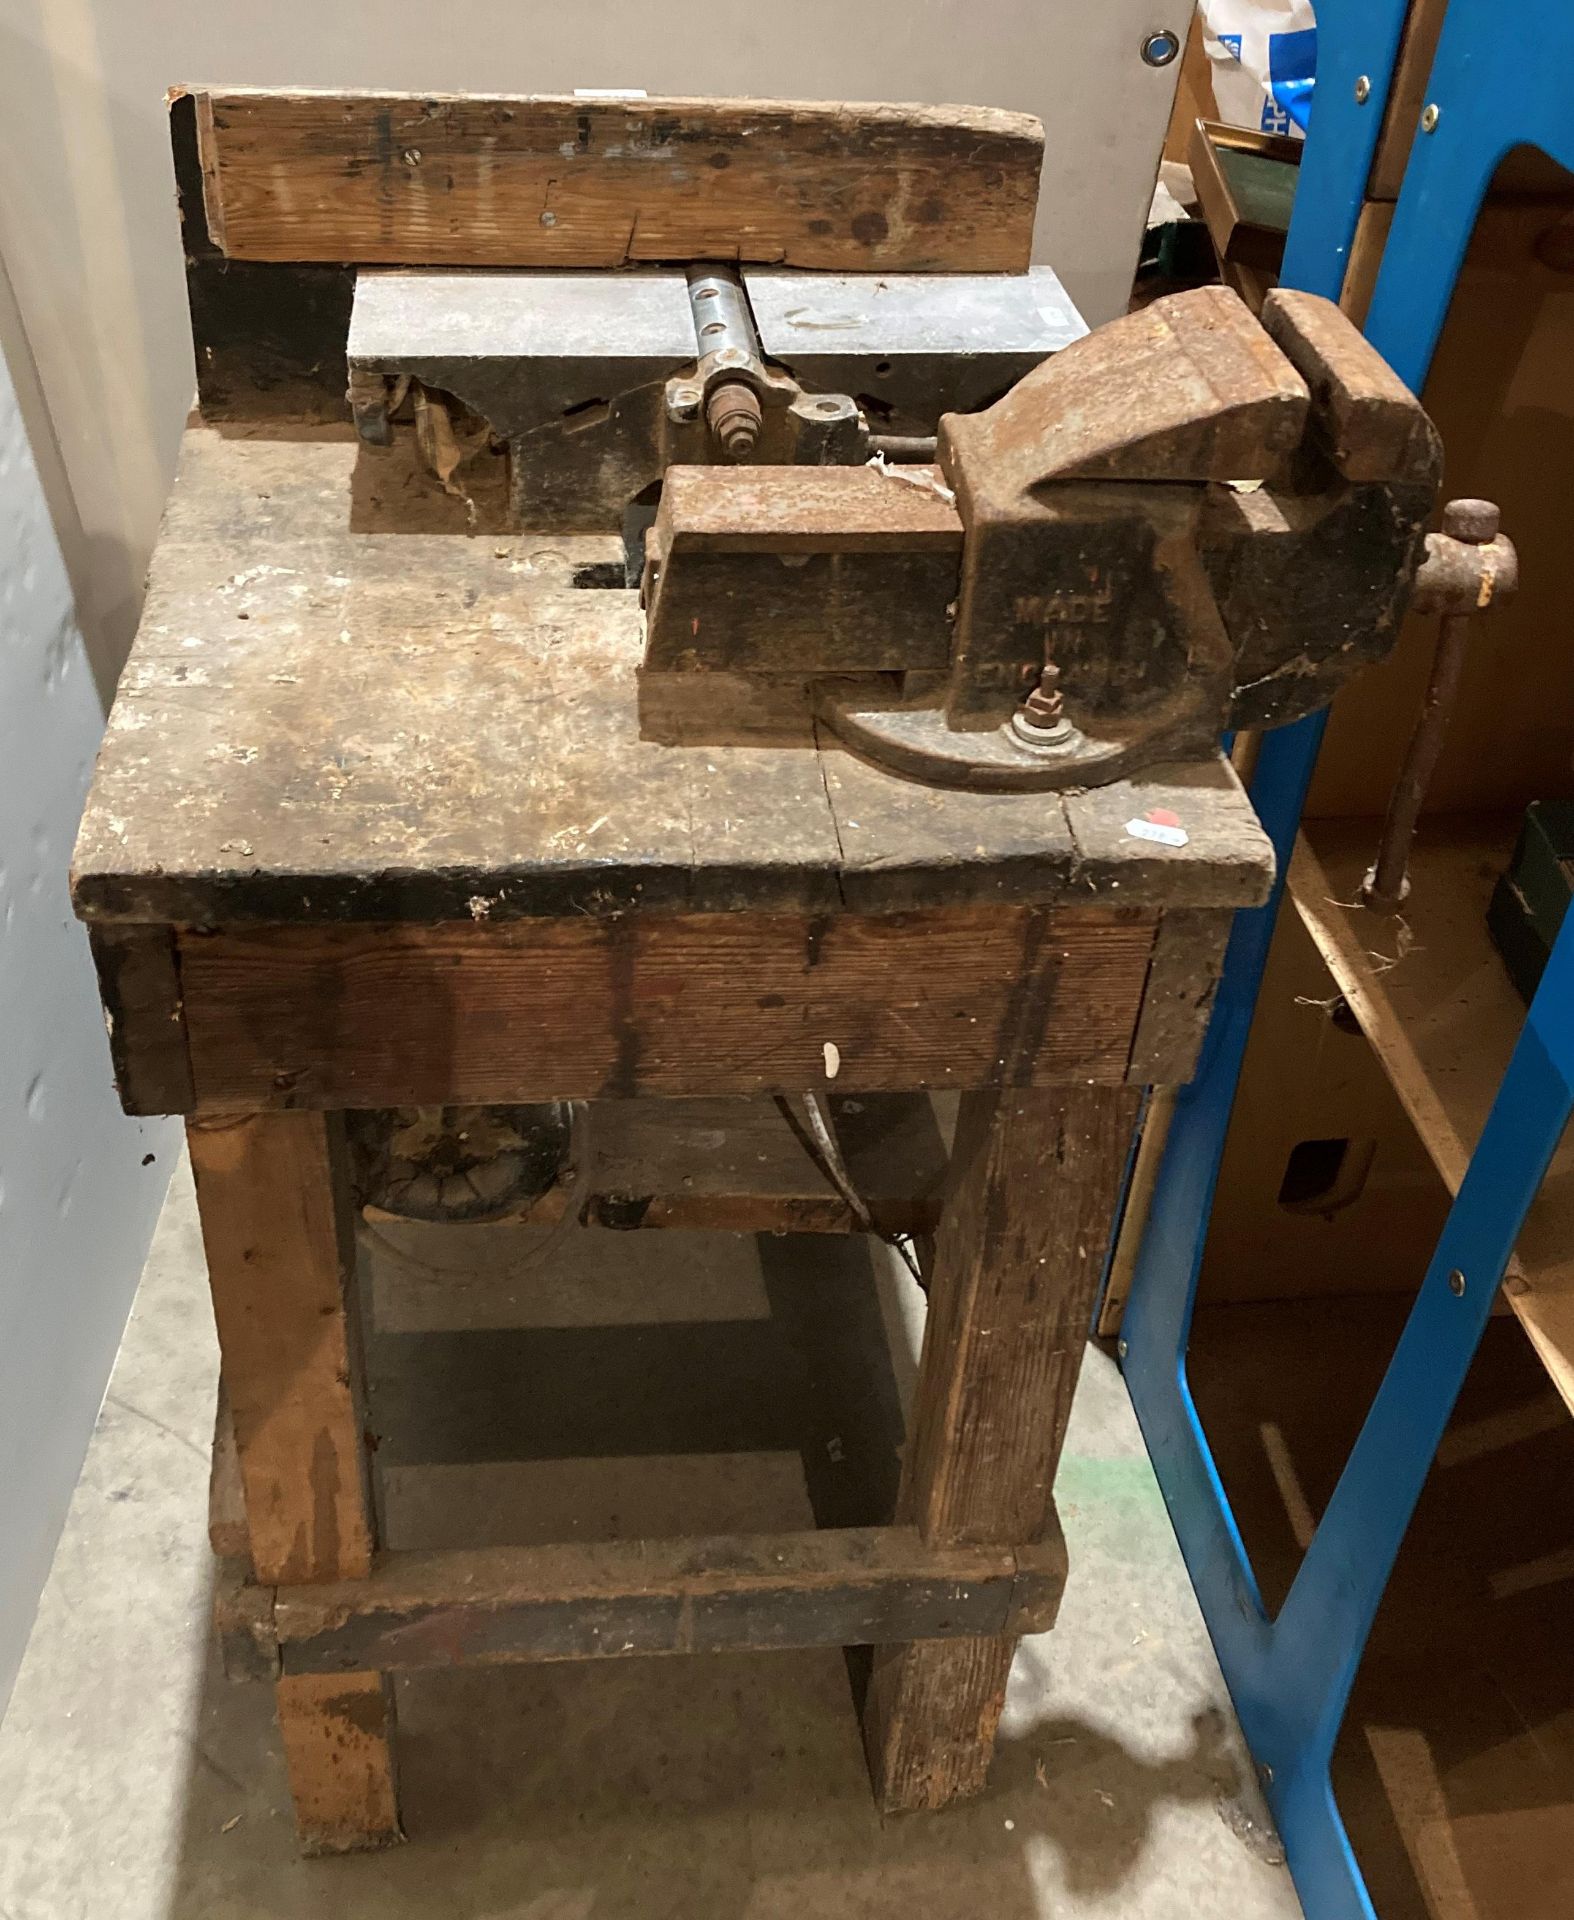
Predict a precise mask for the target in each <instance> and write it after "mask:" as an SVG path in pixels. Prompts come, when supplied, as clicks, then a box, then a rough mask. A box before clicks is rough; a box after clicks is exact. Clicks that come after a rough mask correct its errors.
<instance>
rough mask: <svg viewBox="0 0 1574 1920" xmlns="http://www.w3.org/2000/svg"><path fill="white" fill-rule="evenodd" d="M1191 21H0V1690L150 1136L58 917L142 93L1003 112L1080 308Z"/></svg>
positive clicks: (632, 3)
mask: <svg viewBox="0 0 1574 1920" xmlns="http://www.w3.org/2000/svg"><path fill="white" fill-rule="evenodd" d="M1189 13H1190V5H1189V3H1187V4H1177V5H1176V6H1175V7H1174V8H1173V9H1171V10H1170V11H1169V12H1168V13H1165V14H1159V13H1155V11H1154V7H1153V0H1102V4H1099V5H1089V4H1088V3H1087V0H1077V3H1076V4H1071V3H1070V0H862V4H849V3H848V0H795V4H793V5H790V6H787V7H777V8H772V7H769V6H766V5H764V4H762V0H703V4H700V0H582V4H579V5H565V4H564V0H441V4H434V3H433V0H382V3H380V4H370V3H363V4H359V5H358V4H354V3H353V0H269V3H268V4H258V0H244V3H243V0H207V4H205V5H203V6H200V7H199V6H196V5H193V4H191V0H0V264H3V267H4V272H5V274H7V275H9V284H7V282H6V280H5V278H4V277H3V276H0V350H3V351H4V353H5V355H6V357H7V359H8V361H9V364H10V369H11V375H12V379H11V380H10V381H8V382H7V384H6V386H5V388H4V390H3V394H0V463H3V478H0V579H3V585H0V618H3V635H0V859H3V860H4V863H5V878H4V883H3V894H0V900H3V906H0V912H3V913H4V914H6V915H7V916H8V918H7V921H6V925H5V927H4V931H3V935H0V966H3V979H0V1177H3V1179H4V1181H5V1197H4V1199H3V1201H0V1699H3V1697H4V1694H5V1692H7V1691H8V1690H9V1685H10V1680H11V1676H12V1674H13V1672H14V1668H15V1662H16V1659H17V1657H18V1655H19V1653H20V1648H21V1644H22V1640H23V1638H24V1637H25V1634H26V1630H27V1626H28V1623H29V1621H30V1619H31V1615H32V1605H33V1599H34V1596H35V1595H36V1593H37V1591H38V1588H39V1586H40V1584H41V1582H42V1578H43V1575H44V1572H45V1570H46V1568H47V1564H48V1560H49V1555H50V1552H51V1549H52V1545H53V1541H54V1538H55V1534H56V1531H57V1529H58V1526H59V1524H60V1520H61V1518H62V1516H63V1514H64V1510H65V1503H66V1499H67V1497H68V1495H69V1492H70V1488H71V1483H72V1480H73V1478H74V1476H75V1474H76V1471H77V1468H78V1465H79V1463H80V1459H81V1456H82V1452H83V1450H84V1448H85V1446H86V1442H87V1438H88V1434H89V1432H90V1430H91V1426H92V1421H93V1417H94V1413H95V1410H96V1407H97V1403H98V1399H99V1395H100V1394H101V1392H102V1390H103V1384H104V1381H105V1380H106V1378H107V1377H108V1371H109V1367H110V1363H111V1360H112V1358H113V1354H114V1349H115V1345H116V1342H117V1340H118V1338H119V1335H120V1331H121V1328H122V1325H123V1323H124V1318H125V1313H126V1310H127V1307H128V1305H129V1301H130V1295H131V1291H132V1288H133V1285H134V1281H135V1275H136V1272H137V1269H138V1267H139V1266H140V1263H141V1260H142V1258H143V1255H144V1252H145V1249H146V1245H147V1240H148V1235H149V1231H150V1228H151V1224H152V1218H153V1213H154V1209H155V1207H156V1204H157V1200H158V1196H159V1193H160V1192H161V1191H162V1187H163V1183H164V1174H165V1167H166V1162H167V1159H168V1153H169V1151H170V1150H171V1148H172V1144H173V1136H172V1133H171V1130H170V1129H168V1128H167V1127H165V1128H145V1127H143V1126H139V1125H137V1124H136V1123H133V1122H128V1121H125V1120H123V1119H122V1118H121V1116H120V1115H119V1113H118V1109H116V1107H115V1106H114V1103H113V1096H112V1093H111V1090H110V1086H109V1077H108V1076H109V1068H108V1054H107V1050H106V1048H105V1045H104V1038H103V1033H102V1030H101V1027H100V1023H99V1015H98V1007H97V1000H96V996H95V994H94V991H93V984H92V977H91V971H90V968H89V964H88V959H87V952H86V946H85V942H84V941H83V939H82V937H81V935H80V933H79V931H78V930H77V929H76V928H75V927H74V926H73V924H72V923H71V921H70V917H69V908H68V904H67V898H66V864H67V860H68V858H69V853H70V847H71V841H72V837H73V834H74V831H75V824H76V818H77V813H78V810H79V808H80V803H81V797H82V792H83V787H84V782H85V780H86V778H87V775H88V769H89V762H90V759H91V756H92V753H93V750H94V747H95V745H96V742H97V739H98V735H99V732H100V730H101V726H102V719H103V708H104V706H105V705H106V704H107V701H108V698H109V696H110V694H111V692H112V690H113V686H114V680H115V676H116V674H117V672H118V670H119V666H120V664H121V662H122V660H123V658H124V655H125V651H126V649H127V647H128V646H129V644H130V641H131V637H132V634H133V632H134V629H135V625H136V617H137V611H138V606H139V603H140V598H141V586H142V575H143V570H144V567H145V565H146V561H147V555H148V552H149V550H150V548H151V545H152V541H153V536H154V532H155V529H156V527H157V523H158V516H159V512H160V509H161V506H162V503H163V499H164V495H165V491H166V488H167V486H168V482H169V476H170V473H171V471H172V470H173V465H174V458H175V451H176V447H177V444H178V441H179V437H180V431H181V425H182V422H183V420H184V418H185V415H186V411H187V407H188V404H189V401H190V396H191V390H192V367H191V353H190V346H189V342H188V338H187V331H186V313H185V302H184V292H183V287H182V276H181V269H180V254H179V243H178V236H177V228H176V219H175V209H174V188H173V181H172V178H171V174H170V163H169V152H168V143H167V137H166V129H165V116H164V109H163V94H164V90H165V88H166V87H168V86H169V85H171V84H173V83H176V82H201V81H220V82H230V83H245V84H251V85H277V86H291V85H293V86H328V87H331V86H339V87H357V86H358V87H393V88H399V89H404V90H409V91H431V90H442V89H449V88H458V89H462V88H471V89H476V90H492V91H512V92H555V91H567V90H571V89H572V88H574V87H575V86H583V87H597V86H639V87H644V88H646V89H648V90H649V91H651V92H653V93H746V94H754V95H776V96H796V97H800V98H808V99H825V98H842V99H883V100H927V101H943V100H952V101H964V102H977V103H980V104H984V105H990V106H1002V107H1016V108H1024V109H1027V110H1028V111H1031V112H1034V113H1037V114H1039V115H1040V116H1041V117H1042V118H1043V120H1044V122H1045V125H1046V130H1047V136H1048V153H1049V158H1048V164H1047V166H1046V170H1045V187H1044V198H1043V212H1042V215H1041V218H1040V222H1039V248H1038V251H1039V257H1040V258H1042V259H1046V260H1048V261H1050V262H1051V263H1052V264H1053V265H1054V266H1055V267H1056V268H1057V269H1058V270H1059V272H1060V274H1061V277H1062V279H1063V280H1064V281H1065V282H1066V284H1067V285H1068V287H1069V288H1070V289H1071V292H1072V294H1073V296H1074V297H1075V298H1076V299H1077V301H1078V302H1079V304H1080V305H1081V306H1082V308H1083V311H1084V312H1085V313H1086V314H1087V315H1088V317H1089V318H1090V319H1092V320H1094V321H1097V320H1100V319H1105V318H1108V317H1109V316H1110V315H1111V314H1113V313H1115V312H1117V311H1119V310H1120V309H1121V308H1122V307H1123V305H1124V303H1125V299H1126V295H1127V291H1128V289H1129V286H1130V282H1131V272H1132V267H1133V263H1134V261H1135V258H1136V250H1137V245H1138V240H1139V237H1140V234H1141V229H1142V224H1143V218H1144V215H1145V213H1146V209H1147V205H1148V199H1149V196H1150V193H1151V190H1152V184H1153V179H1154V174H1155V171H1156V168H1157V164H1158V154H1159V147H1160V144H1161V141H1162V137H1163V131H1164V126H1165V122H1166V120H1167V117H1168V114H1169V108H1170V99H1171V95H1172V93H1173V91H1174V81H1175V74H1176V71H1177V69H1176V68H1174V67H1171V68H1169V69H1167V70H1164V71H1155V70H1153V69H1151V68H1148V67H1146V66H1144V65H1143V64H1142V62H1141V60H1140V58H1139V55H1138V47H1139V45H1140V42H1141V39H1142V36H1143V34H1144V33H1145V32H1146V31H1147V30H1148V29H1150V28H1152V27H1154V26H1158V25H1161V24H1168V25H1170V26H1172V27H1175V28H1176V29H1177V30H1183V29H1184V26H1185V16H1187V15H1189ZM13 296H14V297H13ZM24 422H25V425H26V428H27V429H28V430H29V432H30V437H31V446H32V457H31V458H30V456H29V452H28V436H27V435H26V434H24V431H23V425H24ZM46 506H47V511H46ZM51 523H52V525H51ZM57 543H58V544H57ZM72 588H74V589H75V607H76V612H75V624H73V613H72V601H71V589H72ZM148 1151H156V1153H157V1158H156V1160H155V1162H154V1164H153V1165H152V1166H149V1167H143V1166H142V1164H141V1161H142V1157H143V1155H144V1153H146V1152H148Z"/></svg>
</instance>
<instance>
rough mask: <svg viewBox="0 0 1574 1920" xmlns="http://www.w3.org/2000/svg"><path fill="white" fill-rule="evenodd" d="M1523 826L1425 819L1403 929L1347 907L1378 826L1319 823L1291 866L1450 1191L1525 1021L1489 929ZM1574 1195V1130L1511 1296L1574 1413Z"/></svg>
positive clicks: (1533, 1221) (1510, 1282)
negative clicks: (1490, 904) (1492, 902)
mask: <svg viewBox="0 0 1574 1920" xmlns="http://www.w3.org/2000/svg"><path fill="white" fill-rule="evenodd" d="M1518 824H1519V823H1518V821H1517V820H1514V819H1503V818H1499V819H1495V820H1494V819H1490V818H1489V819H1487V820H1485V821H1478V820H1465V821H1461V820H1451V819H1440V820H1432V819H1428V818H1423V820H1422V824H1421V829H1420V832H1419V834H1418V836H1417V841H1416V846H1415V849H1414V852H1413V854H1412V858H1411V865H1410V879H1411V887H1410V894H1409V896H1408V898H1407V899H1406V901H1405V905H1404V909H1403V915H1402V919H1400V920H1390V919H1383V918H1380V917H1378V916H1376V915H1374V914H1370V913H1368V912H1366V910H1365V909H1364V908H1361V907H1358V906H1344V905H1342V904H1341V902H1344V901H1351V900H1354V899H1355V898H1356V887H1357V886H1358V884H1359V881H1360V877H1361V874H1362V873H1363V872H1364V870H1365V866H1366V863H1367V861H1368V860H1369V859H1370V857H1371V848H1372V845H1373V840H1372V834H1373V832H1374V830H1375V823H1373V824H1368V823H1366V822H1348V821H1346V822H1340V823H1333V822H1314V823H1313V824H1312V827H1311V829H1310V831H1309V832H1308V833H1307V834H1305V835H1303V836H1302V838H1301V839H1300V841H1299V842H1298V843H1297V846H1296V851H1295V857H1294V860H1293V861H1292V864H1291V868H1290V891H1291V897H1292V898H1293V900H1294V902H1295V906H1296V910H1297V912H1298V913H1299V914H1300V917H1301V919H1302V920H1303V921H1304V922H1305V924H1306V927H1307V929H1308V931H1309V932H1310V934H1311V936H1312V938H1313V939H1314V940H1315V941H1316V943H1317V947H1318V950H1319V952H1320V953H1321V954H1322V956H1323V958H1324V960H1325V961H1326V963H1327V965H1328V969H1329V971H1330V973H1331V974H1332V975H1333V977H1334V979H1335V981H1336V982H1337V983H1338V985H1339V988H1340V990H1341V991H1342V993H1343V994H1344V996H1345V999H1346V1000H1347V1001H1348V1002H1349V1005H1350V1009H1351V1011H1352V1012H1353V1013H1354V1014H1355V1017H1356V1018H1357V1020H1358V1021H1359V1022H1360V1025H1361V1030H1362V1032H1363V1033H1364V1034H1365V1035H1366V1036H1367V1038H1368V1040H1370V1042H1371V1043H1372V1047H1373V1050H1374V1051H1375V1052H1376V1054H1377V1056H1378V1058H1379V1059H1380V1060H1381V1062H1382V1065H1383V1068H1384V1071H1385V1072H1386V1073H1387V1074H1388V1077H1389V1079H1390V1081H1391V1082H1392V1085H1393V1088H1394V1091H1395V1093H1397V1094H1398V1096H1399V1098H1400V1100H1401V1101H1402V1103H1403V1104H1404V1107H1405V1110H1406V1112H1407V1113H1408V1114H1409V1116H1410V1119H1411V1121H1412V1123H1413V1124H1414V1126H1415V1128H1416V1131H1417V1133H1418V1134H1419V1135H1420V1137H1421V1140H1422V1142H1423V1143H1424V1145H1425V1147H1426V1149H1427V1152H1428V1153H1429V1154H1430V1155H1431V1157H1432V1160H1433V1163H1434V1164H1435V1166H1436V1167H1437V1170H1438V1172H1439V1173H1440V1174H1441V1175H1442V1177H1443V1180H1444V1182H1445V1184H1446V1185H1447V1187H1448V1189H1449V1191H1450V1193H1457V1192H1458V1191H1459V1187H1460V1184H1461V1183H1462V1181H1463V1179H1464V1177H1465V1172H1466V1170H1467V1168H1468V1167H1469V1164H1470V1156H1471V1154H1472V1153H1473V1151H1474V1149H1475V1143H1476V1141H1477V1139H1478V1138H1479V1136H1480V1133H1481V1129H1482V1127H1483V1126H1484V1125H1485V1123H1486V1117H1487V1114H1488V1112H1489V1111H1490V1109H1491V1105H1492V1102H1493V1100H1494V1099H1495V1098H1496V1095H1497V1089H1498V1085H1499V1082H1500V1081H1501V1079H1502V1074H1503V1069H1504V1067H1505V1066H1506V1065H1507V1064H1508V1057H1509V1054H1510V1053H1511V1052H1512V1051H1513V1048H1514V1044H1515V1042H1516V1041H1517V1039H1518V1037H1519V1033H1520V1029H1521V1026H1522V1024H1523V1021H1524V1003H1523V1002H1522V1001H1521V1000H1520V998H1519V996H1518V995H1517V994H1516V993H1515V991H1514V988H1513V986H1512V984H1511V983H1510V981H1509V977H1508V974H1507V972H1506V971H1505V970H1504V968H1503V964H1502V962H1501V961H1500V960H1499V959H1498V957H1497V951H1496V949H1495V948H1494V946H1493V944H1492V939H1491V935H1490V934H1489V933H1488V931H1487V924H1486V907H1487V901H1488V897H1489V896H1490V893H1491V890H1492V886H1493V883H1494V882H1495V880H1496V877H1497V875H1498V874H1500V873H1501V872H1502V871H1503V870H1504V868H1505V867H1506V866H1507V865H1508V859H1509V855H1510V852H1511V850H1512V847H1513V842H1514V836H1515V833H1516V831H1517V828H1518ZM1401 926H1403V927H1404V928H1405V929H1406V931H1405V933H1404V934H1403V936H1402V939H1401V936H1400V933H1399V929H1400V927H1401ZM1571 1195H1574V1130H1571V1132H1570V1134H1569V1135H1568V1136H1566V1137H1565V1139H1564V1141H1563V1144H1562V1146H1561V1147H1560V1148H1559V1150H1558V1153H1557V1154H1556V1156H1555V1157H1554V1159H1553V1163H1552V1167H1551V1170H1550V1171H1549V1173H1548V1176H1547V1178H1546V1180H1545V1181H1544V1182H1543V1183H1542V1188H1541V1192H1540V1193H1539V1194H1538V1195H1537V1197H1536V1199H1535V1201H1534V1202H1533V1203H1532V1205H1531V1208H1530V1212H1529V1213H1528V1214H1527V1215H1526V1218H1525V1225H1524V1229H1523V1231H1522V1232H1521V1235H1520V1240H1519V1245H1518V1247H1517V1248H1516V1250H1515V1257H1514V1259H1513V1260H1511V1261H1510V1263H1509V1268H1508V1272H1507V1274H1506V1275H1505V1277H1504V1282H1503V1291H1504V1294H1505V1296H1506V1298H1507V1300H1508V1304H1509V1306H1510V1307H1511V1308H1512V1309H1513V1311H1514V1314H1515V1317H1516V1318H1517V1319H1518V1320H1519V1322H1520V1324H1521V1325H1522V1326H1523V1327H1524V1329H1525V1332H1526V1334H1527V1335H1528V1336H1529V1338H1530V1342H1531V1345H1532V1346H1533V1347H1534V1348H1535V1351H1536V1353H1537V1355H1538V1356H1539V1358H1540V1360H1541V1362H1542V1365H1543V1366H1544V1367H1545V1368H1546V1369H1547V1372H1548V1374H1549V1376H1550V1377H1551V1379H1552V1383H1553V1385H1554V1386H1555V1387H1556V1388H1557V1390H1558V1392H1559V1394H1561V1396H1562V1398H1563V1401H1564V1403H1565V1405H1567V1406H1568V1407H1569V1409H1570V1410H1571V1411H1574V1253H1571V1251H1570V1249H1571V1248H1574V1199H1571Z"/></svg>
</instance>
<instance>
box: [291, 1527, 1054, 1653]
mask: <svg viewBox="0 0 1574 1920" xmlns="http://www.w3.org/2000/svg"><path fill="white" fill-rule="evenodd" d="M1064 1578H1065V1559H1064V1548H1063V1545H1062V1543H1061V1542H1060V1539H1059V1536H1058V1534H1055V1533H1053V1532H1052V1534H1051V1536H1050V1537H1049V1538H1048V1539H1047V1540H1046V1541H1045V1542H1044V1543H1043V1544H1041V1545H1039V1546H1035V1547H1034V1548H1032V1549H1029V1550H1025V1551H1024V1552H1022V1553H1018V1552H1017V1551H1016V1550H1015V1549H1012V1548H1003V1549H1002V1548H984V1549H979V1548H973V1547H955V1548H936V1547H934V1546H930V1545H926V1544H925V1543H924V1542H923V1541H922V1540H921V1539H920V1537H919V1535H918V1533H917V1532H916V1531H915V1530H914V1529H913V1528H911V1527H848V1528H835V1529H824V1530H819V1531H810V1532H807V1533H785V1534H770V1533H765V1534H755V1533H747V1534H726V1535H721V1536H718V1537H716V1538H694V1537H689V1538H684V1539H677V1540H625V1541H611V1542H605V1543H598V1544H594V1545H586V1546H549V1547H486V1548H476V1549H468V1550H454V1551H443V1552H430V1553H395V1554H388V1555H386V1556H384V1557H383V1559H382V1560H381V1561H380V1562H379V1564H378V1566H377V1569H376V1571H375V1572H374V1573H373V1574H372V1576H371V1578H370V1579H368V1580H365V1581H355V1582H349V1583H344V1584H340V1585H337V1586H310V1587H291V1588H281V1589H280V1590H279V1591H278V1592H277V1593H276V1594H275V1597H274V1620H275V1623H276V1627H277V1631H278V1636H279V1649H280V1657H281V1659H282V1661H283V1665H284V1671H285V1672H286V1674H293V1673H328V1672H338V1671H340V1670H344V1669H357V1670H358V1669H366V1668H371V1667H375V1668H378V1669H382V1670H388V1671H400V1670H404V1669H408V1668H419V1667H434V1666H436V1667H447V1666H464V1665H470V1664H472V1663H479V1662H517V1661H537V1660H601V1659H617V1658H622V1657H624V1656H627V1655H631V1654H658V1653H717V1652H737V1651H743V1650H756V1651H763V1650H776V1649H782V1648H788V1647H819V1646H852V1645H868V1644H871V1643H873V1642H874V1641H877V1640H883V1639H887V1638H890V1637H893V1636H894V1637H897V1638H904V1637H908V1636H910V1635H913V1634H922V1635H926V1636H928V1635H948V1634H955V1633H975V1634H976V1633H978V1632H981V1631H982V1632H988V1631H991V1630H998V1629H1000V1628H1003V1627H1004V1626H1005V1625H1007V1623H1009V1622H1012V1621H1017V1622H1021V1621H1024V1620H1031V1621H1040V1620H1043V1619H1046V1618H1052V1617H1053V1614H1054V1609H1055V1607H1056V1606H1057V1605H1058V1602H1059V1597H1060V1590H1061V1587H1062V1585H1063V1584H1064Z"/></svg>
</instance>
